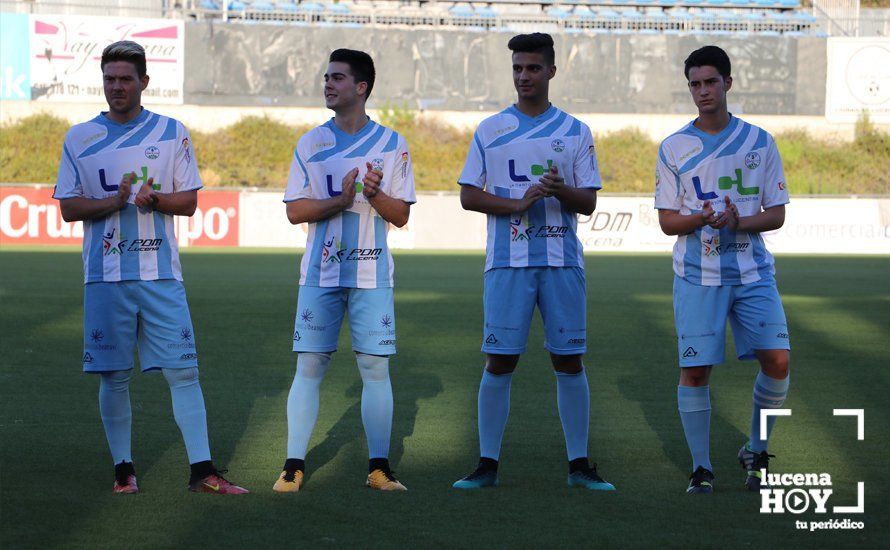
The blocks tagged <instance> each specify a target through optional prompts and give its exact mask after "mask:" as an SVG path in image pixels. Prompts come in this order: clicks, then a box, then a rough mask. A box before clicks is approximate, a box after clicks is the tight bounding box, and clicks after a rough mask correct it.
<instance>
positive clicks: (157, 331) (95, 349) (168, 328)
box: [83, 279, 198, 372]
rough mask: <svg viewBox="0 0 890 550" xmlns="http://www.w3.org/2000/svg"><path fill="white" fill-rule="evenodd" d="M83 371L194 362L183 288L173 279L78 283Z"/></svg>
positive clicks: (192, 333)
mask: <svg viewBox="0 0 890 550" xmlns="http://www.w3.org/2000/svg"><path fill="white" fill-rule="evenodd" d="M83 313H84V315H83V370H84V372H108V371H115V370H129V369H132V368H133V365H134V361H133V345H134V344H135V345H136V348H137V349H138V351H139V366H140V367H141V369H142V370H143V371H147V370H152V369H161V368H164V369H184V368H188V367H196V366H198V353H197V351H196V349H195V331H194V329H193V328H192V317H191V315H190V314H189V306H188V303H186V300H185V288H183V286H182V283H181V282H179V281H177V280H175V279H163V280H160V281H120V282H117V283H88V284H86V285H84V287H83Z"/></svg>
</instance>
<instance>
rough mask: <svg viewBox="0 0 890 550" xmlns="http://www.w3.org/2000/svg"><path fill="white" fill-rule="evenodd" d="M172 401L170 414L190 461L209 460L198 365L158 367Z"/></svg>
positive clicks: (208, 443)
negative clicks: (168, 388)
mask: <svg viewBox="0 0 890 550" xmlns="http://www.w3.org/2000/svg"><path fill="white" fill-rule="evenodd" d="M161 371H162V372H163V373H164V378H166V379H167V384H169V385H170V397H171V399H172V401H173V418H175V419H176V425H177V426H179V431H180V432H182V439H183V441H184V442H185V452H186V453H187V454H188V457H189V464H194V463H196V462H203V461H205V460H210V441H209V440H208V437H207V411H206V409H205V408H204V394H203V393H201V383H200V382H198V369H197V368H196V367H189V368H187V369H161Z"/></svg>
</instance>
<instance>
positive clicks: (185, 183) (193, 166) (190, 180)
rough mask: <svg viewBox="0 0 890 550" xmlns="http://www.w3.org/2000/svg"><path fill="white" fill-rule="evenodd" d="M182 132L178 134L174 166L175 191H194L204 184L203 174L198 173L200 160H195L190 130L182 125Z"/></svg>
mask: <svg viewBox="0 0 890 550" xmlns="http://www.w3.org/2000/svg"><path fill="white" fill-rule="evenodd" d="M180 128H181V132H180V134H179V136H178V139H179V145H177V146H176V156H175V157H174V161H173V162H174V163H175V165H174V166H173V192H174V193H178V192H182V191H194V190H196V189H200V188H201V187H203V186H204V184H203V183H202V182H201V174H199V173H198V162H197V161H196V160H195V148H194V147H193V146H192V140H191V137H190V136H189V132H188V130H186V129H185V127H184V126H182V125H180Z"/></svg>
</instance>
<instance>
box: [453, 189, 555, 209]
mask: <svg viewBox="0 0 890 550" xmlns="http://www.w3.org/2000/svg"><path fill="white" fill-rule="evenodd" d="M542 198H544V191H543V189H541V186H540V185H532V186H531V187H529V188H528V189H527V190H526V191H525V195H523V197H522V198H521V199H508V198H506V197H498V196H496V195H492V194H491V193H489V192H488V191H485V190H483V189H479V188H478V187H473V186H472V185H461V187H460V205H461V206H462V207H463V209H464V210H472V211H473V212H482V213H483V214H494V215H496V216H503V215H506V214H516V213H519V212H525V211H526V210H528V209H529V208H531V207H532V205H533V204H535V203H536V202H538V201H539V200H541V199H542Z"/></svg>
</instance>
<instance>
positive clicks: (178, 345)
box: [167, 342, 195, 349]
mask: <svg viewBox="0 0 890 550" xmlns="http://www.w3.org/2000/svg"><path fill="white" fill-rule="evenodd" d="M167 349H195V344H194V343H192V342H171V343H169V344H167Z"/></svg>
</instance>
